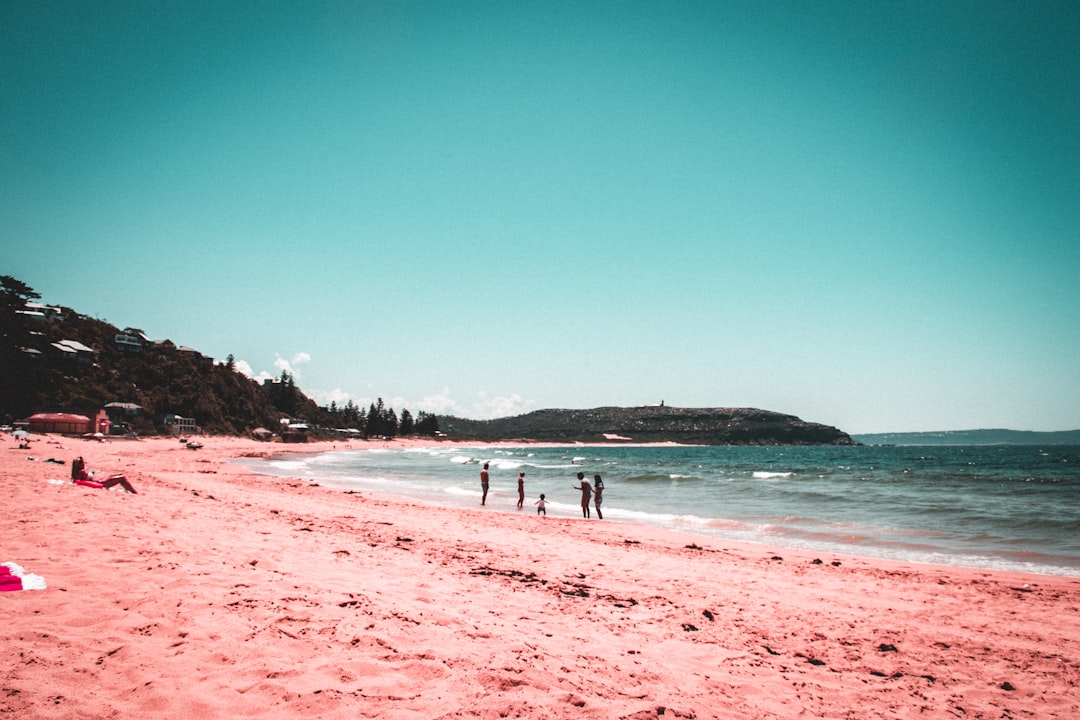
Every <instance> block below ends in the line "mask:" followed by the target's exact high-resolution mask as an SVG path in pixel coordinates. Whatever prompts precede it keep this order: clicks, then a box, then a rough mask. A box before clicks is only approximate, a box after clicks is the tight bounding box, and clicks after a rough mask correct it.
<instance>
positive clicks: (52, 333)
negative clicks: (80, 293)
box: [0, 276, 319, 435]
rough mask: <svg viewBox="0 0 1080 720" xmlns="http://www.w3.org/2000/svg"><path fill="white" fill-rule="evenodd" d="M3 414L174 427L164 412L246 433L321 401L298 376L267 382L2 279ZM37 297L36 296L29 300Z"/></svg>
mask: <svg viewBox="0 0 1080 720" xmlns="http://www.w3.org/2000/svg"><path fill="white" fill-rule="evenodd" d="M0 281H2V282H0V285H2V287H0V300H2V304H0V368H2V371H3V382H2V383H0V420H2V421H3V422H5V423H10V422H12V421H14V420H17V419H21V418H25V417H27V416H29V415H31V414H33V413H39V412H66V413H76V414H79V415H85V416H87V417H89V418H93V417H94V416H95V415H96V414H97V413H98V412H99V411H100V410H101V409H102V408H106V409H107V410H109V408H107V407H106V406H107V405H110V404H122V405H124V406H126V407H124V408H121V409H119V411H118V412H114V413H112V414H111V415H110V417H112V418H113V419H114V420H116V421H118V422H122V423H123V424H124V425H126V426H128V427H130V428H131V429H132V430H134V431H136V432H138V433H140V434H155V433H161V432H167V431H168V428H167V427H166V424H165V418H166V416H172V415H178V416H181V417H186V418H193V419H194V420H195V421H196V423H197V425H198V426H199V428H201V429H202V430H203V431H205V432H207V433H222V434H233V435H239V434H246V433H248V432H250V431H251V430H253V429H254V428H256V427H260V426H264V427H277V425H278V421H279V419H280V418H282V417H299V418H305V419H312V420H314V419H316V417H317V416H318V414H319V409H318V407H317V406H316V404H315V403H314V402H313V401H312V400H310V399H309V398H307V397H305V396H304V395H303V393H302V392H300V391H299V389H297V388H295V386H293V385H292V384H291V383H288V382H286V383H276V384H273V385H270V386H264V385H263V384H262V383H259V382H256V381H254V380H252V379H251V378H249V377H247V376H245V375H243V374H241V373H239V372H237V371H236V370H235V369H234V368H233V367H232V366H231V364H229V363H215V362H214V360H213V359H211V358H208V357H205V356H203V355H202V354H201V353H199V352H198V351H196V350H194V349H192V348H186V347H183V346H177V345H175V344H174V343H172V342H171V341H169V340H161V341H152V340H149V339H148V338H147V337H146V336H145V334H143V333H142V332H141V331H139V330H135V329H132V328H127V329H125V330H120V329H119V328H117V327H116V326H114V325H111V324H109V323H107V322H104V321H102V320H97V319H94V318H91V317H87V316H85V315H81V314H79V313H78V312H76V311H74V310H72V309H70V308H59V307H50V306H46V305H42V304H40V303H34V302H32V300H33V298H36V297H38V295H37V293H35V292H33V290H31V289H30V288H28V287H27V286H25V285H23V284H22V283H19V281H17V280H14V279H13V278H10V277H7V276H3V277H2V278H0ZM27 301H31V302H29V303H28V302H27Z"/></svg>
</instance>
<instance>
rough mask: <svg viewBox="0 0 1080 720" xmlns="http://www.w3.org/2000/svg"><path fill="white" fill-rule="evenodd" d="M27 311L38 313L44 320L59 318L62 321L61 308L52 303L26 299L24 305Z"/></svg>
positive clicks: (62, 312) (62, 313)
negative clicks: (47, 303)
mask: <svg viewBox="0 0 1080 720" xmlns="http://www.w3.org/2000/svg"><path fill="white" fill-rule="evenodd" d="M25 309H26V312H28V313H35V314H36V313H40V314H41V316H42V318H43V319H45V320H59V321H60V322H63V321H64V310H63V308H58V307H54V306H52V305H46V304H45V303H39V302H33V301H28V302H27V303H26V306H25Z"/></svg>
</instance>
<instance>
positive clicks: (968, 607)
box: [0, 436, 1080, 720]
mask: <svg viewBox="0 0 1080 720" xmlns="http://www.w3.org/2000/svg"><path fill="white" fill-rule="evenodd" d="M202 442H203V448H202V449H199V450H189V449H187V448H185V447H184V446H183V445H181V444H179V443H178V442H177V441H176V440H172V439H148V440H139V441H128V442H108V443H97V442H90V441H84V440H81V439H71V438H66V437H58V436H47V437H40V436H37V437H35V441H34V443H33V445H32V447H31V450H29V451H26V450H18V449H17V448H16V445H15V441H14V440H12V439H11V438H10V437H8V436H4V437H3V438H0V477H2V478H3V482H4V484H5V486H6V487H7V488H8V489H9V492H8V495H7V497H6V498H5V502H4V506H5V509H4V514H5V516H6V517H5V519H4V521H3V522H2V523H0V562H15V563H18V564H19V565H21V566H22V567H24V568H25V569H26V571H27V572H31V573H35V574H37V575H40V576H42V577H43V578H44V580H45V582H46V584H47V587H46V589H44V590H25V591H21V592H5V593H0V647H3V648H4V650H3V652H2V653H0V715H5V716H9V717H18V718H24V719H25V718H56V717H65V718H125V719H130V718H172V717H176V718H180V717H199V718H235V717H258V718H277V717H281V718H286V717H287V718H293V717H320V718H339V717H340V718H357V717H371V718H375V717H393V718H418V719H419V718H423V719H424V720H429V719H431V718H500V717H511V718H579V719H580V718H634V719H642V718H656V717H664V718H717V717H720V718H793V717H814V718H860V719H861V718H868V717H878V718H913V717H919V718H1076V717H1080V691H1078V688H1077V682H1078V681H1080V578H1069V577H1053V576H1040V575H1023V574H1017V573H1003V572H992V571H986V570H971V569H963V568H955V567H936V566H926V565H916V564H904V563H891V562H885V561H880V560H866V559H860V558H853V557H844V556H835V555H832V554H814V553H807V552H797V551H792V550H787V549H782V548H779V547H772V546H767V545H753V544H738V543H734V542H731V541H726V540H719V539H714V538H708V537H702V536H696V535H690V534H681V533H678V532H672V531H667V530H663V529H657V528H651V527H646V526H641V525H634V524H626V523H615V522H609V521H606V520H605V521H598V520H591V521H590V520H583V519H570V518H555V517H550V518H545V517H537V516H536V514H535V508H530V507H529V506H527V507H526V510H525V511H524V512H520V513H518V512H514V511H510V512H507V511H506V509H502V508H492V507H488V508H481V507H479V505H478V506H477V508H476V509H474V510H454V509H444V508H437V507H430V506H425V505H420V504H416V503H413V502H409V501H403V500H400V499H396V498H393V497H389V496H382V495H377V494H374V493H369V492H346V491H342V490H334V489H330V488H325V487H319V486H318V485H317V484H315V483H312V482H310V481H306V480H300V479H288V478H284V479H283V478H278V477H261V476H256V475H252V474H250V473H249V472H248V471H247V470H246V469H245V467H244V466H243V465H241V464H239V463H235V462H230V458H236V457H240V456H244V455H263V454H269V453H272V452H279V451H295V450H300V451H305V452H307V451H313V450H329V449H332V448H337V449H342V448H345V447H353V448H363V447H371V446H381V445H382V443H378V444H376V443H372V444H370V445H369V444H366V443H364V442H362V441H353V442H351V443H336V444H333V445H332V444H329V443H324V444H319V445H308V446H299V447H289V446H283V445H277V444H275V445H270V444H265V443H258V442H255V441H250V440H245V439H235V438H205V439H202ZM395 444H396V445H400V444H401V441H395V442H394V443H391V445H395ZM80 455H81V456H83V457H84V458H85V459H86V461H87V463H88V465H89V467H90V469H93V470H97V471H99V472H106V473H112V472H123V473H124V474H125V475H126V476H127V477H128V479H129V480H130V481H131V482H132V484H133V485H134V487H135V488H136V489H137V490H138V494H137V495H132V494H127V493H123V492H117V491H109V490H95V489H90V488H83V487H78V486H74V485H71V484H67V483H54V482H50V480H66V479H67V478H68V477H69V474H70V463H71V460H72V459H73V458H75V457H76V456H80ZM31 457H32V458H33V459H30V458H31ZM49 458H53V459H59V460H63V461H65V463H66V464H64V465H58V464H53V463H48V462H46V460H48V459H49Z"/></svg>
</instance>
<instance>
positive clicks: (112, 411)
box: [105, 402, 143, 422]
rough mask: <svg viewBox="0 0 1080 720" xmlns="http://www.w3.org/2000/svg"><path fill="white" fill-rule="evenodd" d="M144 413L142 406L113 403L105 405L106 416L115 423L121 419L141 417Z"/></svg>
mask: <svg viewBox="0 0 1080 720" xmlns="http://www.w3.org/2000/svg"><path fill="white" fill-rule="evenodd" d="M142 411H143V409H142V405H136V404H135V403H125V402H111V403H106V405H105V414H106V415H108V416H109V420H111V421H113V422H116V420H117V419H119V418H125V417H135V416H137V415H141V414H142Z"/></svg>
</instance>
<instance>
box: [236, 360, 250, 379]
mask: <svg viewBox="0 0 1080 720" xmlns="http://www.w3.org/2000/svg"><path fill="white" fill-rule="evenodd" d="M233 367H235V368H236V372H238V373H240V374H241V375H246V376H247V377H254V375H255V371H254V370H252V369H251V365H248V363H247V361H246V360H235V361H233Z"/></svg>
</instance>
